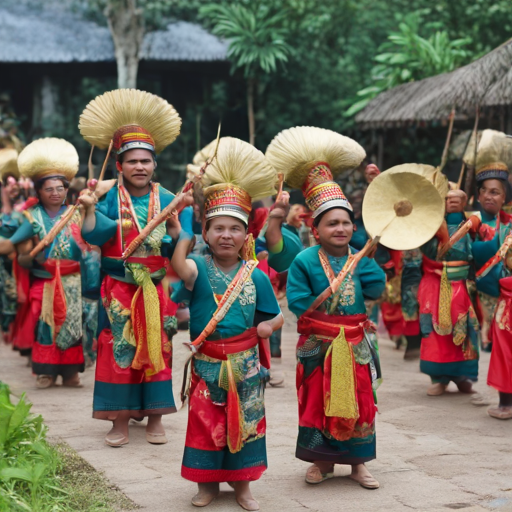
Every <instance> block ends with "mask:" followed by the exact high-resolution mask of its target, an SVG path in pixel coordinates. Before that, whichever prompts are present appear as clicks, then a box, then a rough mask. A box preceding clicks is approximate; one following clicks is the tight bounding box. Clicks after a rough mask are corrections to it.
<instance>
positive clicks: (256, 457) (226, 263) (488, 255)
mask: <svg viewBox="0 0 512 512" xmlns="http://www.w3.org/2000/svg"><path fill="white" fill-rule="evenodd" d="M180 127H181V119H180V117H179V115H178V113H177V112H176V110H175V109H174V108H173V107H172V105H170V104H169V103H167V102H166V101H165V100H163V99H162V98H159V97H157V96H155V95H153V94H149V93H147V92H143V91H138V90H123V89H121V90H116V91H111V92H107V93H105V94H103V95H101V96H99V97H97V98H96V99H94V100H93V101H92V102H90V103H89V105H87V107H86V108H85V110H84V112H83V114H82V115H81V117H80V123H79V128H80V131H81V133H82V135H83V136H84V138H85V139H86V140H87V141H88V142H89V143H90V144H91V145H92V146H94V147H97V148H100V149H104V150H107V160H108V158H109V155H112V156H113V158H114V159H115V166H116V170H117V179H116V180H107V181H105V180H103V179H102V178H103V172H102V175H101V176H100V179H99V180H90V181H89V183H88V186H87V188H86V189H84V190H83V191H82V193H81V195H80V196H79V198H78V200H77V202H76V203H75V204H70V205H68V204H67V201H66V198H67V197H68V190H69V187H70V182H71V181H72V180H73V178H74V177H75V175H76V173H77V171H78V164H79V162H78V154H77V152H76V150H75V148H74V147H73V146H72V145H71V144H70V143H69V142H66V141H64V140H62V139H55V138H45V139H39V140H36V141H34V142H32V143H30V144H29V145H28V146H27V147H26V148H25V149H23V150H22V151H21V153H20V154H19V155H18V154H17V152H16V151H15V150H14V149H11V148H6V149H2V150H0V174H1V177H2V184H3V189H2V214H1V225H0V235H1V238H0V254H1V255H2V256H1V258H0V281H1V291H0V302H1V312H0V313H1V327H2V332H3V335H4V339H5V340H8V341H10V342H11V343H12V344H13V347H14V348H15V349H17V350H19V351H20V352H21V353H22V354H24V355H28V354H30V356H31V366H32V371H33V373H34V374H35V375H36V376H37V387H39V388H49V387H52V386H54V385H55V383H56V380H57V378H58V377H59V376H60V377H62V384H63V385H64V386H80V378H79V374H80V372H83V371H84V366H85V360H84V348H83V346H84V345H85V344H87V346H88V350H89V351H90V352H91V351H92V353H93V354H94V355H93V356H92V357H95V358H96V369H95V372H96V373H95V385H94V396H93V417H94V418H97V419H103V420H108V421H110V422H112V428H111V429H110V431H109V432H108V433H107V435H106V437H105V442H106V443H107V444H108V445H109V446H113V447H119V446H123V445H126V444H128V443H129V428H128V425H129V421H130V419H134V420H137V421H140V420H143V419H144V418H145V417H147V418H148V421H147V426H146V439H147V441H148V442H149V443H152V444H165V443H166V442H167V438H166V434H165V430H164V428H163V425H162V415H164V414H169V413H172V412H175V411H176V405H175V402H174V398H173V391H172V339H173V336H174V334H175V333H176V332H177V320H176V310H177V307H178V306H177V305H178V304H186V305H187V306H188V308H189V311H190V322H189V325H190V340H191V341H190V343H189V344H188V347H189V349H190V355H191V357H190V359H189V360H188V362H187V367H186V371H185V379H184V383H183V388H182V397H181V398H182V400H186V399H188V403H189V415H188V426H187V434H186V441H185V452H184V456H183V464H182V476H183V477H184V478H186V479H188V480H191V481H193V482H196V483H197V484H198V492H197V494H196V495H195V496H194V497H193V498H192V503H193V504H194V505H196V506H205V505H208V504H209V503H210V502H211V501H212V500H213V499H214V498H215V497H216V496H217V494H218V493H219V483H220V482H228V483H230V485H232V486H233V487H234V489H235V495H236V500H237V502H238V503H239V504H240V506H241V507H242V508H244V509H245V510H258V509H259V506H258V502H257V501H256V500H255V499H254V498H253V496H252V494H251V490H250V487H249V484H250V482H251V481H254V480H257V479H258V478H260V477H261V475H262V474H263V472H264V471H265V469H266V467H267V458H266V445H265V434H266V420H265V406H264V387H265V384H266V383H267V382H268V381H269V378H270V383H271V384H272V383H273V384H274V385H279V384H281V383H282V379H281V378H279V377H276V373H275V372H274V373H272V370H271V362H272V360H274V361H275V359H276V358H279V357H280V356H281V350H280V329H281V327H282V325H283V322H284V319H283V315H282V313H281V309H280V306H279V303H278V300H277V299H276V292H277V293H278V294H280V293H281V294H282V293H283V290H284V288H286V297H287V301H288V307H289V309H290V311H291V312H292V313H294V314H295V315H296V316H297V318H298V324H297V329H298V333H299V339H298V343H297V352H296V356H297V372H296V385H297V396H298V408H299V419H298V423H299V433H298V438H297V446H296V457H297V458H299V459H301V460H304V461H307V462H310V463H311V465H310V467H309V468H308V470H307V472H306V482H308V483H309V484H319V483H321V482H323V481H325V480H327V479H329V478H331V477H332V476H333V474H334V465H335V464H346V465H350V466H351V467H352V471H351V475H350V477H351V478H352V479H353V480H355V481H356V482H358V483H359V484H360V485H361V486H362V487H364V488H367V489H376V488H378V487H379V483H378V482H377V480H376V479H375V478H374V477H373V476H372V475H371V474H370V472H369V471H368V469H367V467H366V466H365V463H367V462H369V461H371V460H373V459H375V457H376V432H375V415H376V411H377V407H376V403H377V399H376V392H377V388H378V386H379V384H380V383H381V381H382V373H381V367H380V361H379V349H378V344H377V338H376V336H375V333H376V322H375V320H377V321H378V309H379V306H380V308H381V309H382V314H383V319H384V322H385V325H386V327H387V328H388V331H389V333H390V336H391V337H392V339H394V340H395V341H396V342H397V346H398V345H399V344H400V342H401V340H402V339H403V337H405V338H406V339H407V345H408V349H407V352H406V358H408V359H412V358H414V357H417V356H418V355H419V356H420V369H421V371H422V372H423V373H425V374H427V375H429V376H430V378H431V386H430V387H429V388H428V391H427V394H428V395H430V396H438V395H441V394H443V393H444V392H445V390H446V388H447V386H448V384H449V383H450V382H454V383H455V384H456V386H457V387H458V389H459V390H460V391H461V392H463V393H468V394H472V396H473V398H472V402H473V403H474V404H475V405H483V404H485V403H486V401H485V398H484V397H483V396H482V395H480V394H477V393H474V390H473V388H472V383H473V382H475V381H476V380H477V377H478V360H479V352H480V343H481V341H480V326H481V325H483V324H484V322H487V324H486V325H488V332H489V334H488V337H489V340H492V354H491V363H490V368H489V377H488V383H489V384H490V385H491V386H493V387H494V388H496V389H497V390H498V391H499V397H500V401H499V405H498V406H496V407H491V408H490V409H489V415H491V416H493V417H495V418H500V419H508V418H512V277H511V275H510V271H511V270H510V269H511V268H512V256H511V255H510V251H511V250H512V249H510V248H511V247H512V234H511V227H512V221H511V220H512V219H511V217H510V216H509V215H507V214H506V213H504V212H503V210H502V207H503V204H504V202H505V192H506V187H505V183H506V180H507V179H508V166H507V164H506V162H505V159H504V158H501V155H502V153H503V152H502V148H503V147H504V146H505V145H506V144H508V139H506V137H504V136H503V137H502V136H501V134H499V133H492V134H488V135H486V139H485V140H487V139H489V140H490V141H491V143H490V147H491V149H490V150H486V151H482V155H483V156H482V158H481V159H480V160H478V159H477V162H476V163H475V165H476V179H477V182H478V199H479V202H480V204H481V206H482V209H483V212H482V214H481V216H478V215H474V214H471V213H469V214H468V213H467V212H466V211H465V210H466V206H467V205H466V203H467V198H466V194H465V193H464V192H462V191H461V190H458V189H457V188H456V187H454V186H451V187H449V185H448V182H447V180H446V179H445V178H444V177H443V175H442V174H441V173H440V172H439V171H438V170H436V169H434V168H431V167H429V166H423V165H417V164H404V165H402V166H398V167H397V168H393V169H390V170H388V171H386V172H383V173H380V171H379V169H377V168H376V167H375V166H374V165H369V166H366V172H365V175H366V178H367V183H368V184H369V185H368V189H367V191H366V196H365V197H364V200H363V197H362V196H363V194H362V193H361V194H359V197H356V196H354V199H355V201H354V207H353V206H352V205H351V203H350V202H349V201H348V199H347V198H346V197H345V195H344V193H343V191H342V188H341V187H340V185H339V184H338V183H337V181H336V179H337V178H339V177H340V176H343V174H344V173H346V172H349V171H352V170H353V169H356V168H358V167H359V166H361V164H362V162H363V161H364V160H365V156H366V155H365V151H364V149H363V148H362V147H361V146H360V145H359V144H358V143H357V142H356V141H354V140H352V139H350V138H348V137H345V136H343V135H340V134H338V133H335V132H333V131H330V130H325V129H321V128H314V127H294V128H290V129H287V130H284V131H282V132H281V133H279V134H278V135H277V136H276V137H275V138H274V140H273V141H272V142H271V144H270V145H269V147H268V149H267V151H266V153H265V154H263V153H262V152H261V151H259V150H258V149H256V148H255V147H253V146H251V145H250V144H248V143H246V142H244V141H242V140H239V139H236V138H232V137H219V138H217V139H216V140H215V141H213V142H212V143H210V144H209V145H208V146H207V147H205V148H204V149H203V150H202V151H201V152H199V153H198V155H196V158H195V159H194V168H192V169H191V172H190V173H189V176H190V179H189V180H188V181H187V183H186V184H185V185H184V187H183V189H182V190H181V191H179V192H178V193H177V194H176V195H175V194H173V193H171V192H169V191H167V190H166V189H164V188H163V187H162V186H160V185H159V184H158V183H157V182H156V181H155V176H156V174H155V173H156V171H157V154H158V153H160V152H161V151H162V150H163V149H165V147H167V146H168V145H169V144H171V143H172V142H173V141H174V140H175V139H176V137H177V136H178V135H179V132H180ZM485 140H484V137H482V141H481V146H482V148H486V147H487V146H486V142H485ZM106 163H107V162H106V161H105V164H104V166H103V168H105V166H106ZM158 171H159V170H158ZM20 179H23V180H31V182H33V184H34V188H35V197H34V198H31V199H28V200H27V199H26V198H23V201H21V200H20V191H21V189H22V187H20V185H19V180H20ZM283 182H284V184H285V185H286V186H287V187H288V188H289V189H301V190H302V192H303V195H304V200H305V204H306V206H307V212H306V209H305V207H303V206H297V207H293V208H292V209H290V205H289V194H288V193H287V192H285V191H283ZM272 197H273V198H274V201H273V202H272V205H271V206H270V207H266V206H265V204H267V205H269V204H270V203H269V202H268V201H269V198H272ZM262 200H265V201H267V203H264V202H263V203H262V202H261V201H262ZM304 219H306V221H307V224H308V226H309V227H310V230H309V232H310V234H311V236H310V237H308V238H311V239H312V244H311V246H310V247H307V248H305V245H309V241H308V243H306V244H305V243H304V242H305V238H304V237H301V232H299V229H300V228H301V225H302V223H303V221H304ZM379 223H380V224H379ZM198 240H201V241H202V244H198V243H197V244H196V242H197V241H198ZM171 274H174V275H177V276H178V277H179V279H180V282H179V283H173V284H172V286H171V287H170V286H169V276H170V275H171ZM475 278H478V279H477V281H476V284H475ZM482 305H484V306H485V308H486V309H485V310H486V313H485V314H484V313H482V311H483V310H484V308H483V307H482ZM376 311H377V317H375V312H376ZM372 320H373V321H372ZM92 340H94V350H92V347H93V341H92ZM86 354H87V351H86ZM269 372H270V374H269Z"/></svg>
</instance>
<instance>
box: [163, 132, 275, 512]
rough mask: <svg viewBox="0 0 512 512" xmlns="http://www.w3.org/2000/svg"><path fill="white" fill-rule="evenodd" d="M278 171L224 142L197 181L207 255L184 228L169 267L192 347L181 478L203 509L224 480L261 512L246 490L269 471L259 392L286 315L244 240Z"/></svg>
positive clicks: (246, 148) (241, 146)
mask: <svg viewBox="0 0 512 512" xmlns="http://www.w3.org/2000/svg"><path fill="white" fill-rule="evenodd" d="M275 183H276V173H275V171H274V169H273V168H272V167H271V166H270V165H269V164H268V163H267V162H266V160H265V157H264V156H263V154H262V153H261V152H260V151H258V150H257V149H256V148H254V147H253V146H251V145H250V144H248V143H246V142H243V141H241V140H238V139H234V138H230V137H226V138H222V139H220V142H219V147H218V151H217V155H216V157H214V158H213V160H212V162H211V164H210V165H209V167H208V168H207V170H206V174H205V175H204V177H203V184H204V185H205V186H206V188H205V189H204V196H205V210H204V211H205V213H204V222H205V223H204V228H203V237H204V240H205V242H206V243H207V244H208V247H209V254H208V255H206V256H204V257H203V256H198V255H194V254H192V255H190V256H188V258H187V257H186V255H187V250H188V245H189V242H188V240H187V238H188V235H187V234H186V233H184V232H183V231H181V234H180V241H179V242H178V245H177V247H176V250H175V252H174V256H173V259H172V265H173V267H174V269H175V271H176V273H177V274H178V275H179V276H180V277H181V278H182V280H183V284H184V288H183V290H182V291H181V293H180V294H179V295H180V297H179V298H178V300H180V301H181V300H183V299H184V298H186V299H188V302H189V304H190V336H191V340H193V342H192V344H191V347H192V348H193V350H194V356H193V359H192V378H191V385H190V393H189V400H190V402H189V417H188V427H187V437H186V441H185V454H184V457H183V466H182V471H181V474H182V476H183V477H184V478H186V479H188V480H191V481H193V482H197V483H198V487H199V491H198V493H197V494H196V496H194V498H193V499H192V503H193V504H194V505H196V506H205V505H207V504H208V503H210V502H211V501H212V500H213V499H214V497H215V496H217V494H218V493H219V482H230V483H231V484H232V485H233V487H234V488H235V493H236V499H237V501H238V503H239V504H240V506H241V507H242V508H244V509H245V510H258V509H259V506H258V502H257V501H256V500H254V498H253V497H252V495H251V492H250V489H249V483H250V482H251V481H253V480H257V479H259V478H260V477H261V475H262V473H263V472H264V471H265V469H266V467H267V456H266V448H265V430H266V427H265V408H264V400H263V388H264V384H263V382H264V379H265V375H266V371H265V370H264V369H263V368H262V367H266V368H268V367H269V362H270V354H269V351H268V346H266V344H268V338H269V337H270V335H271V334H272V332H274V331H275V330H277V329H279V328H280V327H281V326H282V324H283V318H282V315H281V312H280V309H279V306H278V304H277V300H276V298H275V296H274V292H273V290H272V286H271V284H270V281H269V279H268V277H267V276H266V275H265V274H264V273H263V272H262V271H260V270H259V269H257V268H256V266H257V264H258V261H257V260H256V259H255V256H254V249H253V247H252V248H251V245H252V244H251V239H252V237H251V236H250V235H249V236H248V235H247V231H248V227H249V226H248V223H249V216H250V212H251V200H257V199H261V198H263V197H268V196H271V195H273V194H274V193H275V189H274V185H275Z"/></svg>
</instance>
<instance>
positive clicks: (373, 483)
mask: <svg viewBox="0 0 512 512" xmlns="http://www.w3.org/2000/svg"><path fill="white" fill-rule="evenodd" d="M350 478H352V480H355V481H356V482H357V483H358V484H359V485H360V486H361V487H364V488H365V489H378V488H379V482H377V480H375V478H373V476H372V474H371V473H370V472H369V471H368V468H367V467H366V466H365V465H364V464H356V465H355V466H352V474H351V475H350Z"/></svg>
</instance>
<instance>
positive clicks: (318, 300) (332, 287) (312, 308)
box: [306, 236, 380, 314]
mask: <svg viewBox="0 0 512 512" xmlns="http://www.w3.org/2000/svg"><path fill="white" fill-rule="evenodd" d="M379 240H380V236H376V237H374V238H373V239H372V240H368V242H366V245H365V246H364V247H363V248H362V249H361V250H360V251H359V252H358V253H357V254H356V255H355V256H354V257H353V259H352V261H351V263H350V264H349V265H348V266H347V268H346V269H345V270H342V271H341V272H340V273H339V274H338V276H337V277H336V278H335V279H334V280H333V281H332V283H331V284H330V285H329V287H328V288H326V289H325V290H324V291H323V292H322V293H321V294H320V295H319V296H318V297H317V298H316V299H315V300H314V301H313V304H311V306H309V309H308V310H307V311H306V314H308V313H311V312H312V311H315V310H316V309H317V308H318V307H320V306H321V304H322V303H323V302H325V301H326V300H327V299H328V298H329V297H330V296H331V295H332V294H333V293H335V292H336V290H337V289H338V288H339V287H340V286H341V284H342V283H343V281H344V280H345V278H346V277H347V275H348V274H349V273H350V272H353V271H354V270H355V268H356V267H357V264H358V263H359V262H360V261H361V260H362V259H363V258H364V257H365V256H366V255H367V254H369V253H370V252H371V251H372V250H373V248H374V247H375V246H376V245H377V244H378V243H379Z"/></svg>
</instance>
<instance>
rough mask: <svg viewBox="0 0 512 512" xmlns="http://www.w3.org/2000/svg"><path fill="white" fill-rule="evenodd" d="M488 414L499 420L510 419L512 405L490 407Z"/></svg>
mask: <svg viewBox="0 0 512 512" xmlns="http://www.w3.org/2000/svg"><path fill="white" fill-rule="evenodd" d="M487 414H488V415H489V416H491V418H497V419H498V420H510V419H512V406H500V407H490V408H489V409H487Z"/></svg>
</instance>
